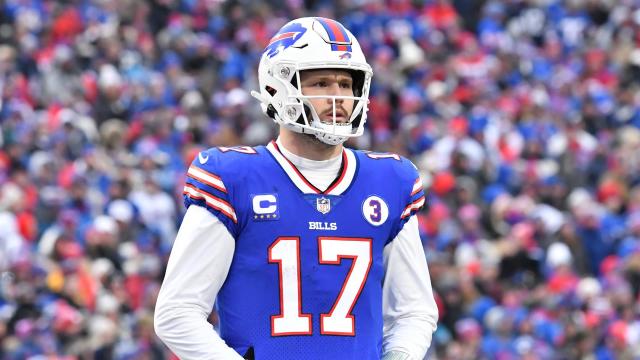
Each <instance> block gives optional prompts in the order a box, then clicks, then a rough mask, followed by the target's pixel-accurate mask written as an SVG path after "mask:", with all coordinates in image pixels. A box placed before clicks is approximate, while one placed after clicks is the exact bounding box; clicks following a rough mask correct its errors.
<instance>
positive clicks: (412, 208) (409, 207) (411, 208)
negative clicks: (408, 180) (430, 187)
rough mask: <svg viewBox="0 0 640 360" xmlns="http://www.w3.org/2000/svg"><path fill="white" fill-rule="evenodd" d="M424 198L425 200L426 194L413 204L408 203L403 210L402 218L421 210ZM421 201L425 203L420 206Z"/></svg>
mask: <svg viewBox="0 0 640 360" xmlns="http://www.w3.org/2000/svg"><path fill="white" fill-rule="evenodd" d="M424 200H425V198H424V196H421V197H419V198H418V200H416V201H414V202H412V203H411V204H409V205H407V207H406V208H404V211H403V212H402V216H401V217H400V218H401V219H404V218H406V217H407V216H409V215H411V212H412V211H417V210H419V209H420V208H421V207H422V205H424ZM421 202H423V204H422V205H420V206H418V204H420V203H421ZM407 210H408V211H407ZM405 213H406V214H405Z"/></svg>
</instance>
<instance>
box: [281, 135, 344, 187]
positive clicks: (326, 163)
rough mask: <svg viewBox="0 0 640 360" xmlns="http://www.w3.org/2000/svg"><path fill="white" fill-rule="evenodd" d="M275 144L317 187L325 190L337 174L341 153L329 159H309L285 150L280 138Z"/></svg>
mask: <svg viewBox="0 0 640 360" xmlns="http://www.w3.org/2000/svg"><path fill="white" fill-rule="evenodd" d="M276 144H278V148H279V149H280V151H281V152H282V155H284V157H286V158H287V159H288V160H289V161H291V163H292V164H293V165H294V166H295V167H296V168H297V169H298V171H300V172H301V173H302V175H304V177H305V178H306V179H307V180H308V181H309V182H310V183H311V184H313V186H315V187H317V188H318V189H320V190H326V189H327V188H328V187H329V185H331V183H332V182H333V180H335V179H336V177H337V176H338V172H339V171H340V167H341V166H342V153H340V155H338V156H336V157H334V158H333V159H329V160H310V159H307V158H303V157H301V156H298V155H296V154H294V153H292V152H290V151H289V150H287V149H286V148H285V147H284V145H282V142H281V141H280V138H278V139H277V140H276Z"/></svg>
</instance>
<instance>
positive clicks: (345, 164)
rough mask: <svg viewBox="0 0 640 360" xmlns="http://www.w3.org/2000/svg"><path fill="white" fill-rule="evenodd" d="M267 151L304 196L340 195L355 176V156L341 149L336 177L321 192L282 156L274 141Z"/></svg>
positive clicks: (349, 151) (347, 150) (345, 149)
mask: <svg viewBox="0 0 640 360" xmlns="http://www.w3.org/2000/svg"><path fill="white" fill-rule="evenodd" d="M267 150H268V151H269V152H270V153H271V155H273V157H274V158H275V159H276V162H277V163H278V164H279V165H280V167H281V168H282V169H283V170H284V172H285V173H286V174H287V176H288V177H289V179H290V180H291V182H293V184H294V185H295V186H296V187H297V188H298V189H299V190H300V191H302V193H304V194H324V195H341V194H342V193H344V192H345V191H346V190H347V189H348V188H349V186H350V185H351V183H352V182H353V179H354V177H355V174H356V167H357V164H356V156H355V154H354V153H353V151H351V150H349V149H347V148H344V147H343V148H342V166H341V167H340V171H339V172H338V176H337V177H336V179H335V180H334V181H333V182H332V183H331V185H329V187H328V188H327V190H325V191H322V190H320V189H318V188H317V187H315V186H314V185H313V184H312V183H311V182H310V181H309V180H307V179H306V178H305V177H304V175H302V173H301V172H300V171H299V170H298V168H296V166H295V165H293V163H291V161H289V159H287V158H286V157H285V156H284V155H283V154H282V151H281V150H280V148H279V147H278V144H276V142H275V141H271V142H270V143H269V145H267Z"/></svg>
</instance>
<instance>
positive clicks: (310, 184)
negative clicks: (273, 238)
mask: <svg viewBox="0 0 640 360" xmlns="http://www.w3.org/2000/svg"><path fill="white" fill-rule="evenodd" d="M271 143H272V144H273V147H274V148H275V149H276V150H277V151H278V152H279V153H280V155H282V158H284V159H285V160H286V161H287V163H289V165H291V167H292V168H293V171H295V172H296V174H297V175H298V176H299V177H300V179H301V180H302V181H304V183H305V184H306V185H307V186H309V187H310V188H311V190H313V191H314V192H315V193H316V194H322V193H323V192H322V191H321V190H320V189H318V188H317V187H315V186H314V185H313V184H312V183H310V182H309V180H307V178H305V177H304V175H302V173H301V172H300V170H298V168H297V167H296V166H295V165H293V163H292V162H291V161H290V160H289V159H287V157H286V156H284V154H283V153H282V151H280V148H279V147H278V144H276V142H275V141H273V140H272V141H271Z"/></svg>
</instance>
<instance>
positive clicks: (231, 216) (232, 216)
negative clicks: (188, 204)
mask: <svg viewBox="0 0 640 360" xmlns="http://www.w3.org/2000/svg"><path fill="white" fill-rule="evenodd" d="M185 187H186V188H189V189H191V190H193V191H195V192H196V193H197V194H191V193H189V192H187V191H183V194H184V195H187V196H188V197H190V198H192V199H194V200H204V201H205V202H206V203H207V205H209V206H211V207H212V208H214V209H216V210H218V211H220V212H221V213H223V214H224V215H225V216H227V217H228V218H229V219H231V220H233V222H234V223H237V222H238V220H237V219H236V214H235V209H234V208H233V206H231V204H229V203H228V202H226V201H224V200H222V199H220V198H219V197H217V196H214V195H211V194H209V193H208V192H206V191H204V190H202V189H198V188H196V187H194V186H193V185H190V184H186V185H185ZM200 193H202V194H203V195H201V194H200ZM204 195H206V196H208V197H211V198H212V199H214V200H216V201H219V202H220V203H222V204H223V205H226V206H228V207H229V208H230V209H231V211H233V213H230V212H228V211H227V210H225V209H224V208H221V207H220V206H218V205H216V204H214V203H212V202H210V201H207V198H206V197H205V196H204Z"/></svg>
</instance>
